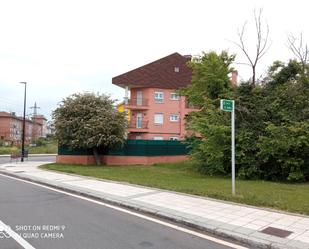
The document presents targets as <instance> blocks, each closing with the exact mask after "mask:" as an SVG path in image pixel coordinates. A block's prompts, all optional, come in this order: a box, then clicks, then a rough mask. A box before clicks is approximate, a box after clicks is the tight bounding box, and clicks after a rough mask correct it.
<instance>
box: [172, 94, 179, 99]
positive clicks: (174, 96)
mask: <svg viewBox="0 0 309 249" xmlns="http://www.w3.org/2000/svg"><path fill="white" fill-rule="evenodd" d="M171 100H179V95H178V94H177V93H171Z"/></svg>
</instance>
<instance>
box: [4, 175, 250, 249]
mask: <svg viewBox="0 0 309 249" xmlns="http://www.w3.org/2000/svg"><path fill="white" fill-rule="evenodd" d="M0 175H1V176H4V177H7V178H11V179H14V180H16V181H21V182H25V183H29V184H32V185H35V186H39V187H42V188H45V189H49V190H52V191H55V192H58V193H62V194H65V195H69V196H72V197H75V198H79V199H82V200H85V201H89V202H92V203H95V204H98V205H101V206H104V207H108V208H112V209H114V210H117V211H120V212H123V213H127V214H130V215H133V216H136V217H139V218H142V219H145V220H149V221H152V222H155V223H157V224H160V225H163V226H166V227H169V228H172V229H175V230H178V231H181V232H184V233H187V234H191V235H194V236H196V237H199V238H202V239H206V240H209V241H212V242H215V243H217V244H221V245H224V246H229V247H231V248H234V249H249V248H248V247H243V246H240V245H236V244H233V243H231V242H227V241H225V240H221V239H218V238H215V237H212V236H209V235H206V234H203V233H199V232H196V231H192V230H189V229H187V228H184V227H181V226H177V225H174V224H171V223H168V222H165V221H162V220H158V219H155V218H151V217H148V216H146V215H143V214H139V213H136V212H133V211H129V210H127V209H124V208H121V207H117V206H113V205H111V204H107V203H104V202H100V201H96V200H93V199H90V198H87V197H84V196H80V195H77V194H72V193H68V192H65V191H62V190H59V189H55V188H52V187H48V186H45V185H42V184H39V183H35V182H31V181H27V180H23V179H19V178H15V177H12V176H7V175H3V174H1V173H0ZM26 243H28V242H26ZM30 246H31V245H30ZM25 248H26V249H28V248H29V249H30V248H33V247H25Z"/></svg>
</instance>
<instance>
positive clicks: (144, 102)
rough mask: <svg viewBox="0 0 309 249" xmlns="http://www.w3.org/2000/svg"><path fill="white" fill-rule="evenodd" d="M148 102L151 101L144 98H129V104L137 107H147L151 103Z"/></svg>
mask: <svg viewBox="0 0 309 249" xmlns="http://www.w3.org/2000/svg"><path fill="white" fill-rule="evenodd" d="M148 102H149V101H148V99H142V98H136V99H129V100H128V105H130V106H136V107H147V106H148V105H149V104H148Z"/></svg>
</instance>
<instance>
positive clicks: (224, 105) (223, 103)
mask: <svg viewBox="0 0 309 249" xmlns="http://www.w3.org/2000/svg"><path fill="white" fill-rule="evenodd" d="M220 109H221V110H223V111H226V112H232V111H233V109H234V100H229V99H221V100H220Z"/></svg>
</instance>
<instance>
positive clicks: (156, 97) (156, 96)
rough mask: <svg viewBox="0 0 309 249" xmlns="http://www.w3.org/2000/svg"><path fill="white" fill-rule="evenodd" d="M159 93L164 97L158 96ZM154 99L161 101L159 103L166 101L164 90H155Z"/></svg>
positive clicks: (157, 101)
mask: <svg viewBox="0 0 309 249" xmlns="http://www.w3.org/2000/svg"><path fill="white" fill-rule="evenodd" d="M159 95H161V96H162V98H158V97H159ZM154 100H155V102H156V103H159V104H161V103H164V92H160V91H155V92H154Z"/></svg>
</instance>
